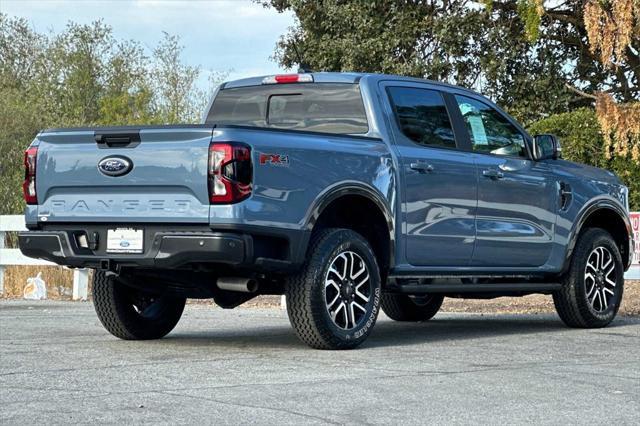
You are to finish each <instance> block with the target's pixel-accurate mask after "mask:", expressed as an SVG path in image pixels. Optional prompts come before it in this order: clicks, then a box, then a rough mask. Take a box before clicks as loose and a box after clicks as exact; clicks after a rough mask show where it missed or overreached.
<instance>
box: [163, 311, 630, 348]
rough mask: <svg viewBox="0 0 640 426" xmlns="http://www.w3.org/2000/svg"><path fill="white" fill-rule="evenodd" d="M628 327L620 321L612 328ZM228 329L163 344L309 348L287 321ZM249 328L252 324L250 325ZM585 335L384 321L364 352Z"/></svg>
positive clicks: (478, 319)
mask: <svg viewBox="0 0 640 426" xmlns="http://www.w3.org/2000/svg"><path fill="white" fill-rule="evenodd" d="M625 323H628V321H627V320H620V319H618V320H616V321H614V322H613V323H612V324H611V325H610V326H609V327H608V328H609V329H611V328H614V327H616V326H618V325H624V324H625ZM235 325H236V327H237V328H236V327H233V328H231V327H225V328H223V329H218V330H211V331H208V330H207V331H199V332H195V333H194V332H189V331H187V330H176V331H175V332H174V333H171V334H170V335H169V336H167V337H166V338H165V339H163V341H164V342H165V343H166V342H168V341H173V342H174V343H175V344H177V345H188V346H215V347H224V346H229V347H236V348H238V347H243V348H248V347H252V348H259V347H263V348H264V347H268V348H287V347H289V348H295V347H297V348H305V345H304V344H303V343H302V342H300V341H299V340H298V339H297V337H296V336H295V333H294V332H293V330H292V329H291V328H290V326H289V324H288V322H286V320H283V321H282V324H269V325H263V326H259V327H255V326H244V325H240V324H239V323H236V324H235ZM247 325H249V324H247ZM562 331H564V332H565V333H566V332H569V333H571V332H573V333H584V332H585V330H579V329H574V330H572V329H569V328H567V327H566V326H565V325H564V324H563V323H562V322H561V321H560V319H559V318H557V317H555V316H552V315H541V316H540V317H533V318H532V316H526V317H522V316H518V315H500V316H480V315H469V316H464V317H454V318H451V317H441V318H438V316H436V317H435V318H434V319H432V320H430V321H426V322H421V323H420V322H419V323H402V322H394V321H391V320H389V319H387V318H380V319H379V320H378V323H377V324H376V326H375V328H374V329H373V332H372V333H371V335H370V336H369V338H368V339H367V341H366V342H365V343H364V344H363V345H362V346H361V348H362V349H366V348H376V347H385V346H411V345H421V344H430V343H437V342H443V341H461V340H469V339H490V338H494V337H503V336H510V335H515V334H517V335H522V336H526V335H531V334H551V333H557V332H562Z"/></svg>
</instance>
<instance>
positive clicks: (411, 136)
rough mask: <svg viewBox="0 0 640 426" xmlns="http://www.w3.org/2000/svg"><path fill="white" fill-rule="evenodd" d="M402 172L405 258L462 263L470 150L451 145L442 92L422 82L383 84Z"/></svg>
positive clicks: (469, 246)
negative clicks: (391, 112) (390, 111)
mask: <svg viewBox="0 0 640 426" xmlns="http://www.w3.org/2000/svg"><path fill="white" fill-rule="evenodd" d="M386 91H387V93H388V95H389V99H390V101H391V107H392V110H393V115H394V117H395V121H394V125H395V126H394V128H393V130H394V136H395V137H396V141H397V150H398V154H399V157H400V163H401V164H400V169H401V172H402V182H403V185H404V186H403V191H402V209H403V211H402V219H403V233H404V239H405V244H406V245H405V251H406V258H407V262H409V263H410V264H412V265H415V266H467V265H469V263H470V261H471V256H472V254H473V247H474V242H475V214H476V205H477V174H476V168H475V164H474V161H473V154H472V153H469V152H461V151H458V150H456V148H457V147H458V143H457V142H458V140H459V133H458V132H457V131H456V130H455V128H454V126H452V122H451V119H450V115H449V112H448V109H447V107H446V105H445V100H444V98H443V96H442V94H441V93H440V92H439V91H437V90H432V89H430V88H429V87H428V86H423V87H415V86H406V85H399V86H395V84H394V85H393V86H388V87H386Z"/></svg>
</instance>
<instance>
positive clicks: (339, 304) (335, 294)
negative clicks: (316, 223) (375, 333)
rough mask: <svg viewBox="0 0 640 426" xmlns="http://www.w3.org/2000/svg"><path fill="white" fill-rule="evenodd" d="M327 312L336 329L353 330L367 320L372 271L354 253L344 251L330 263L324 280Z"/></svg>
mask: <svg viewBox="0 0 640 426" xmlns="http://www.w3.org/2000/svg"><path fill="white" fill-rule="evenodd" d="M324 287H325V302H326V307H327V312H329V316H330V317H331V320H332V321H333V323H334V324H335V325H337V326H338V327H340V328H342V329H344V330H350V329H353V328H356V327H357V326H358V325H359V323H360V322H361V321H362V320H363V319H364V318H365V314H366V313H367V304H368V303H369V300H370V299H371V282H370V274H369V269H368V267H367V264H366V263H365V261H364V260H363V259H362V257H360V255H358V254H357V253H355V252H353V251H344V252H342V253H340V254H338V255H337V256H336V257H334V259H333V260H332V261H331V264H330V266H329V270H328V271H327V275H326V277H325V282H324Z"/></svg>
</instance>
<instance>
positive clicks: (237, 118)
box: [206, 83, 369, 134]
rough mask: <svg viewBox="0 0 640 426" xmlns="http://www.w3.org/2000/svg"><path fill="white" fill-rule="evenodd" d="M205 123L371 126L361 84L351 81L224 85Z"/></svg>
mask: <svg viewBox="0 0 640 426" xmlns="http://www.w3.org/2000/svg"><path fill="white" fill-rule="evenodd" d="M206 123H207V124H219V125H224V124H233V125H238V126H252V127H266V128H273V129H286V130H306V131H310V132H324V133H337V134H362V133H367V131H368V130H369V126H368V124H367V117H366V114H365V110H364V104H363V103H362V95H361V94H360V87H359V86H358V85H357V84H350V83H349V84H345V83H335V84H334V83H315V84H310V83H302V84H281V85H265V86H250V87H239V88H233V89H224V90H221V91H220V92H219V93H218V96H216V98H215V100H214V102H213V105H212V106H211V110H210V111H209V115H208V116H207V120H206Z"/></svg>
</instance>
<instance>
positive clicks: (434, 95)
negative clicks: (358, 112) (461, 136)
mask: <svg viewBox="0 0 640 426" xmlns="http://www.w3.org/2000/svg"><path fill="white" fill-rule="evenodd" d="M388 91H389V96H390V98H391V103H392V105H393V109H394V112H395V115H396V120H397V122H398V126H399V127H400V130H401V131H402V133H403V134H404V135H405V136H406V137H407V138H409V139H411V140H412V141H414V142H415V143H417V144H420V145H426V146H435V147H441V148H455V147H456V141H455V138H454V136H453V129H452V127H451V121H450V120H449V114H448V113H447V108H446V106H445V104H444V99H443V98H442V95H441V94H440V92H438V91H436V90H428V89H416V88H412V87H389V89H388Z"/></svg>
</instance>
